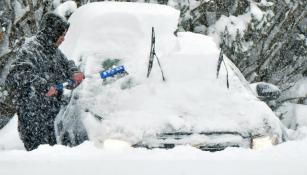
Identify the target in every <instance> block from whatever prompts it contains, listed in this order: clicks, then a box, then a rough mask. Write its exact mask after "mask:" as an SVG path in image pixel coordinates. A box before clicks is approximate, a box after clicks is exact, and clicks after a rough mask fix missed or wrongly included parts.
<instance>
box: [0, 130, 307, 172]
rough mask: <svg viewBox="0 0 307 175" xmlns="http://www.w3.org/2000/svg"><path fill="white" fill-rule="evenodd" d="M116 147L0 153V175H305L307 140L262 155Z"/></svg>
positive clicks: (239, 150)
mask: <svg viewBox="0 0 307 175" xmlns="http://www.w3.org/2000/svg"><path fill="white" fill-rule="evenodd" d="M0 132H1V131H0ZM301 132H302V133H301V135H302V134H305V135H306V134H307V128H302V129H301ZM0 134H1V133H0ZM298 134H299V133H298ZM117 143H118V142H116V141H107V145H108V146H107V145H105V147H103V148H101V149H99V148H97V147H96V146H94V145H93V143H91V142H86V143H83V144H82V145H80V146H78V147H74V148H69V147H64V146H60V145H57V146H53V147H51V146H47V145H42V146H40V147H39V148H38V149H37V150H34V151H31V152H26V151H21V150H10V151H0V174H3V175H20V174H31V175H41V174H42V172H43V174H44V175H55V174H73V175H84V174H113V175H122V174H125V175H139V174H140V175H141V174H142V175H144V174H147V175H157V174H159V175H160V174H161V175H164V174H165V175H178V174H193V175H204V174H215V175H225V174H227V175H238V174H249V175H259V174H264V175H272V174H278V175H288V174H289V173H290V174H294V175H305V174H306V159H307V149H306V145H307V139H306V138H305V139H303V140H297V141H289V142H287V143H283V144H280V145H278V146H275V147H271V148H268V149H266V150H262V151H255V150H249V149H242V148H228V149H226V150H225V151H221V152H215V153H210V152H204V151H200V150H199V149H196V148H193V147H190V146H179V147H176V148H174V149H170V150H164V149H153V150H147V149H140V148H139V149H133V148H129V147H127V146H125V144H123V143H118V144H117ZM109 144H110V145H109ZM113 144H116V145H115V146H114V145H113Z"/></svg>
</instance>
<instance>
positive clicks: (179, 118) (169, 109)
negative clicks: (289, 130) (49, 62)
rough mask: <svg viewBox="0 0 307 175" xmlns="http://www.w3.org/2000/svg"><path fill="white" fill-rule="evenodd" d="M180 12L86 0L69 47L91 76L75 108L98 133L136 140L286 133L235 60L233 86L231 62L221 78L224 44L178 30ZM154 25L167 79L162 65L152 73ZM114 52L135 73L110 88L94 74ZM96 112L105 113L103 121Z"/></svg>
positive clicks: (70, 34) (76, 15)
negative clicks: (175, 134) (215, 133)
mask: <svg viewBox="0 0 307 175" xmlns="http://www.w3.org/2000/svg"><path fill="white" fill-rule="evenodd" d="M178 17H179V12H178V11H177V10H175V9H173V8H171V7H167V6H161V5H152V4H140V3H111V2H107V3H92V4H88V5H84V6H82V7H81V8H79V9H78V10H77V11H76V12H75V13H74V14H73V15H72V16H71V18H70V22H71V27H70V29H69V31H68V32H67V36H66V40H65V42H64V43H63V45H62V49H63V51H64V52H65V53H66V55H68V56H69V57H70V58H73V59H75V61H80V60H81V65H82V67H83V70H84V71H85V74H86V75H88V77H89V78H87V79H85V80H84V82H83V83H82V85H81V86H80V88H79V89H78V92H76V93H78V94H79V100H78V104H77V105H76V107H75V110H77V111H78V113H79V114H80V115H81V116H82V117H83V118H84V120H85V123H86V125H87V127H88V131H89V134H90V138H91V139H93V140H96V139H97V138H99V140H104V139H107V138H113V139H114V138H115V139H122V140H127V141H129V142H130V143H136V142H138V141H140V140H142V139H143V138H144V137H147V136H152V135H155V134H156V133H161V132H176V131H180V132H212V131H238V132H241V133H244V134H250V133H252V134H264V135H266V134H276V135H277V136H279V137H280V136H281V129H280V125H279V121H278V119H277V118H276V117H275V115H274V114H273V112H272V111H271V110H270V109H269V108H268V107H267V106H266V104H264V103H263V102H261V101H259V100H258V99H257V98H256V97H255V96H254V95H253V94H252V92H251V91H250V89H248V86H246V84H245V83H244V81H245V80H244V78H243V79H242V78H241V79H240V78H239V77H242V75H240V72H239V71H238V70H237V68H236V67H235V66H234V65H233V64H232V63H231V62H230V61H229V60H228V59H227V58H225V60H226V63H227V65H228V69H229V79H230V89H227V88H226V71H225V68H224V67H222V69H221V72H220V78H219V79H217V78H216V66H217V59H218V56H219V49H218V48H217V46H216V44H215V43H214V41H213V39H212V38H211V37H208V36H203V35H198V34H193V33H178V37H177V38H176V37H175V36H174V35H173V32H174V31H175V30H176V26H177V23H178ZM152 26H154V27H155V30H156V52H157V55H158V57H159V58H160V61H161V64H162V68H163V70H164V73H165V75H166V79H167V81H166V82H162V81H161V73H160V70H159V67H158V65H157V64H154V65H153V70H152V73H151V75H150V78H149V79H147V78H146V74H147V64H148V59H149V51H150V44H151V27H152ZM108 58H111V59H121V63H122V64H123V65H125V67H126V69H127V71H128V72H129V76H127V77H125V78H123V79H121V80H118V81H116V82H114V83H113V84H110V85H106V86H103V85H102V80H100V79H97V78H94V75H95V74H97V72H98V71H100V70H102V66H101V65H102V62H103V61H104V60H106V59H108ZM238 75H239V77H238ZM90 77H91V78H90ZM85 111H89V112H85ZM94 115H98V116H101V117H103V118H104V120H103V121H102V122H101V124H99V123H97V122H95V117H93V116H94ZM265 123H267V124H268V125H269V128H270V129H267V128H266V126H265Z"/></svg>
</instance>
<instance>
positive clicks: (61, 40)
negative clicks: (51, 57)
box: [55, 31, 66, 47]
mask: <svg viewBox="0 0 307 175" xmlns="http://www.w3.org/2000/svg"><path fill="white" fill-rule="evenodd" d="M65 35H66V31H65V32H64V33H63V34H62V35H61V36H60V37H59V38H58V40H57V41H56V42H55V45H56V46H57V47H59V46H60V45H61V44H62V42H63V41H64V39H65Z"/></svg>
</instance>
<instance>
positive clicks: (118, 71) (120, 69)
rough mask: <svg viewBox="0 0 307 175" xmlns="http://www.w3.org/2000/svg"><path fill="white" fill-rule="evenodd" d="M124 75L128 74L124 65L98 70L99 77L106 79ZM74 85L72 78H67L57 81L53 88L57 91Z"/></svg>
mask: <svg viewBox="0 0 307 175" xmlns="http://www.w3.org/2000/svg"><path fill="white" fill-rule="evenodd" d="M125 75H128V72H127V71H126V69H125V67H124V66H117V67H113V68H112V69H109V70H105V71H101V72H99V77H100V78H101V79H103V80H104V81H106V80H107V79H108V78H110V77H114V78H115V79H119V78H121V77H123V76H125ZM69 86H70V87H74V86H75V82H74V81H73V80H67V81H66V82H64V83H59V84H56V85H55V89H56V90H57V91H62V90H63V89H64V88H65V87H69Z"/></svg>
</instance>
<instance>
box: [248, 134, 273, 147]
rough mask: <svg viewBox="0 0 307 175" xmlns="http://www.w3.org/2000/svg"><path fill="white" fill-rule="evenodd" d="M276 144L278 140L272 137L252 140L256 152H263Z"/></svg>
mask: <svg viewBox="0 0 307 175" xmlns="http://www.w3.org/2000/svg"><path fill="white" fill-rule="evenodd" d="M275 144H276V140H275V139H273V138H271V137H270V136H263V137H257V138H253V139H252V148H253V149H255V150H263V149H265V148H269V147H272V146H273V145H275Z"/></svg>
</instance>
